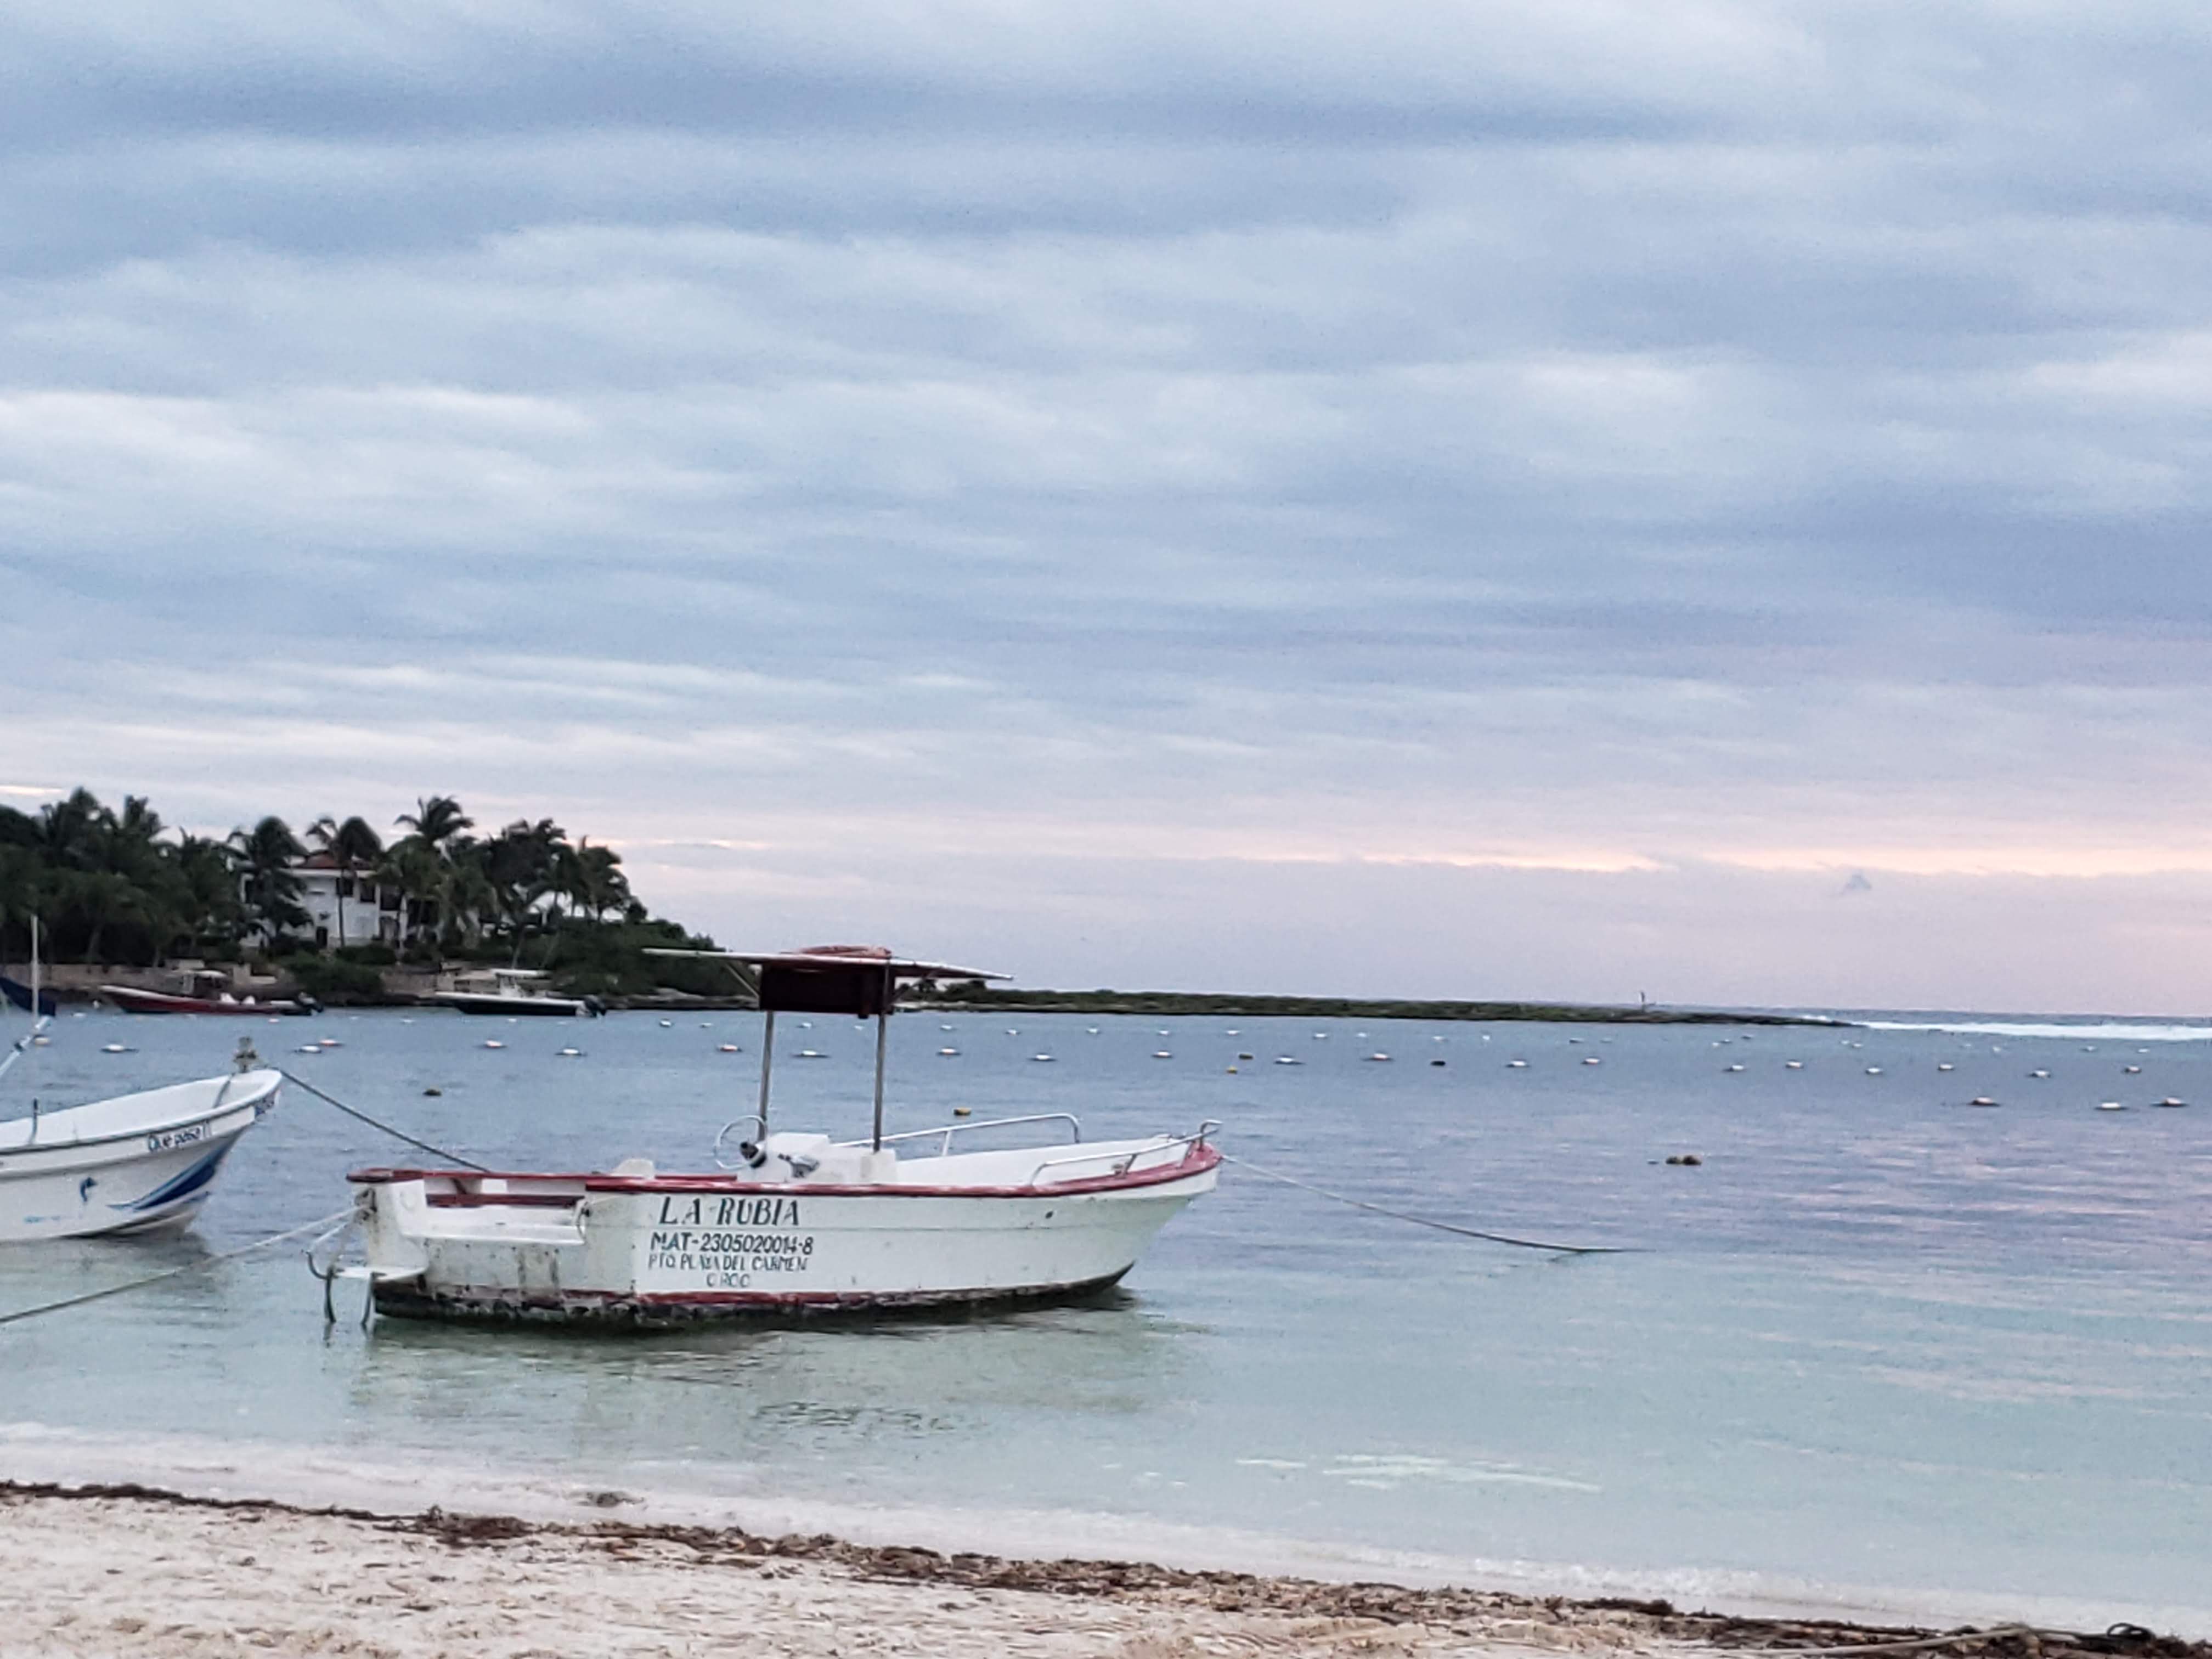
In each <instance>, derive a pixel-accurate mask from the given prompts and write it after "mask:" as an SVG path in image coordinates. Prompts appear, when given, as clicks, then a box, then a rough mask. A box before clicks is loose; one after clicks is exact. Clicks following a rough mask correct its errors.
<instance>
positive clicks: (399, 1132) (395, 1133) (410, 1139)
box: [276, 1066, 490, 1173]
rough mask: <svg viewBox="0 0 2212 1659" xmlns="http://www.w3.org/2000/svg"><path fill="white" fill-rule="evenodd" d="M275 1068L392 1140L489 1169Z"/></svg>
mask: <svg viewBox="0 0 2212 1659" xmlns="http://www.w3.org/2000/svg"><path fill="white" fill-rule="evenodd" d="M276 1070H277V1074H278V1075H279V1076H281V1077H282V1078H283V1079H284V1080H285V1081H286V1082H287V1083H296V1084H298V1085H300V1086H301V1088H302V1089H305V1090H306V1091H307V1092H308V1093H309V1094H311V1095H313V1096H314V1097H315V1098H316V1099H318V1100H319V1101H321V1102H322V1103H324V1104H325V1105H326V1106H335V1107H337V1109H338V1110H340V1111H341V1112H343V1113H344V1114H345V1115H347V1116H348V1117H350V1118H358V1119H359V1120H360V1121H362V1122H363V1123H366V1124H367V1125H368V1127H370V1128H372V1129H380V1130H382V1131H383V1132H384V1133H386V1134H388V1135H390V1136H391V1137H392V1139H394V1140H404V1141H405V1142H406V1143H407V1144H408V1145H409V1146H412V1147H414V1148H415V1149H416V1151H417V1152H428V1153H429V1154H430V1155H431V1156H432V1157H434V1158H445V1159H447V1161H448V1162H451V1163H454V1164H459V1165H460V1166H461V1167H462V1168H463V1169H465V1170H483V1171H486V1172H487V1173H488V1172H489V1170H490V1165H489V1164H479V1163H477V1161H476V1160H475V1159H474V1158H463V1157H462V1156H461V1155H460V1154H459V1152H447V1150H446V1149H445V1148H444V1147H443V1146H432V1145H431V1144H430V1143H429V1142H428V1141H427V1140H417V1139H415V1137H414V1136H413V1135H410V1134H409V1133H407V1132H406V1131H405V1130H404V1129H395V1128H393V1127H392V1126H391V1125H390V1124H389V1123H383V1122H380V1121H378V1120H376V1119H375V1118H373V1117H371V1116H370V1115H368V1113H367V1112H363V1111H359V1110H356V1109H355V1108H353V1107H351V1106H349V1105H347V1104H346V1103H345V1102H343V1100H340V1099H338V1098H337V1097H336V1096H334V1095H326V1094H325V1093H324V1092H323V1091H321V1090H320V1089H318V1088H317V1087H315V1085H313V1084H312V1083H310V1082H308V1081H307V1079H305V1078H303V1077H295V1076H294V1075H293V1074H292V1073H289V1072H288V1071H286V1070H284V1068H283V1066H278V1067H277V1068H276Z"/></svg>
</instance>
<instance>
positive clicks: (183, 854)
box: [173, 831, 246, 945]
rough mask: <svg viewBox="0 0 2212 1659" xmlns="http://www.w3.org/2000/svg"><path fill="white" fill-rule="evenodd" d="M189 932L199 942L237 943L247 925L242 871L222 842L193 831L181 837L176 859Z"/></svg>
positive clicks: (186, 929)
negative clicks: (241, 893)
mask: <svg viewBox="0 0 2212 1659" xmlns="http://www.w3.org/2000/svg"><path fill="white" fill-rule="evenodd" d="M173 864H174V866H175V872H176V881H177V886H178V890H179V908H180V909H181V910H182V911H183V912H184V915H185V932H186V933H188V934H189V935H190V936H191V939H193V941H194V942H195V943H197V942H198V941H199V940H202V939H215V940H216V941H218V942H220V943H222V944H225V945H230V944H235V943H236V942H237V939H238V935H239V933H240V930H241V929H242V928H243V927H244V926H245V923H246V907H245V905H244V904H243V903H242V902H240V898H239V892H238V870H237V867H236V866H234V864H233V863H232V861H231V851H230V848H228V847H227V846H226V845H224V844H223V843H222V842H219V841H215V840H211V839H210V838H209V837H207V836H195V835H192V834H191V833H190V832H189V831H188V832H186V833H185V834H183V835H181V836H179V837H178V838H177V847H176V852H175V854H174V855H173Z"/></svg>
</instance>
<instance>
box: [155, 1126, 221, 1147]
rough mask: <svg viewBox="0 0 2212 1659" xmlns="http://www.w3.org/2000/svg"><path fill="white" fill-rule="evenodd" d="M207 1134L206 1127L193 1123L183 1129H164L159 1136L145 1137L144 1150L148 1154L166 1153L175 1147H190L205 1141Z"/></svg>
mask: <svg viewBox="0 0 2212 1659" xmlns="http://www.w3.org/2000/svg"><path fill="white" fill-rule="evenodd" d="M207 1133H208V1126H207V1125H206V1124H204V1123H195V1124H192V1125H191V1126H190V1127H187V1128H183V1129H164V1130H162V1131H161V1133H159V1134H154V1135H148V1136H147V1137H146V1150H147V1151H148V1152H169V1151H171V1150H173V1148H175V1147H179V1146H192V1145H194V1144H195V1143H196V1142H198V1141H202V1140H205V1139H207Z"/></svg>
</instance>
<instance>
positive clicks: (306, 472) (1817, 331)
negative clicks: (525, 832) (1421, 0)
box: [0, 3, 2212, 1008]
mask: <svg viewBox="0 0 2212 1659" xmlns="http://www.w3.org/2000/svg"><path fill="white" fill-rule="evenodd" d="M6 15H7V16H8V17H9V21H8V22H7V24H6V26H5V27H6V29H7V33H8V38H9V61H10V63H11V66H12V74H13V78H14V80H15V88H16V91H15V95H12V96H11V98H10V99H9V100H8V102H7V105H6V106H5V107H4V109H0V133H4V136H5V137H6V140H7V142H8V143H9V149H10V155H11V166H10V167H9V169H8V170H7V171H6V173H4V175H0V262H4V263H3V264H0V343H4V347H5V349H4V354H0V364H4V368H0V579H4V580H5V583H6V593H7V603H6V604H5V605H4V606H0V664H3V665H4V667H0V694H4V695H5V696H6V697H7V700H8V702H9V706H10V707H11V708H15V709H17V710H21V711H23V712H24V714H26V716H27V718H24V719H22V720H18V721H15V722H12V723H10V724H9V726H7V727H6V728H5V729H6V731H7V736H6V737H5V738H0V785H6V786H8V787H10V788H11V789H22V790H35V789H36V788H39V787H46V786H52V785H66V784H69V783H72V782H75V781H77V780H78V779H80V778H82V779H83V780H85V781H89V782H92V783H93V784H94V785H95V787H101V788H103V789H105V790H106V791H107V792H109V793H119V792H120V791H122V790H124V789H125V788H130V789H133V790H138V791H149V790H150V791H152V792H153V793H155V795H156V797H157V799H159V800H160V801H161V804H162V805H164V806H165V807H167V808H168V810H170V811H171V812H172V815H173V816H181V817H185V818H186V819H187V820H189V821H193V822H204V823H208V824H211V825H215V826H217V827H221V826H222V825H224V824H227V823H228V822H230V821H234V820H235V819H236V818H238V817H243V816H246V814H248V813H251V812H254V811H259V810H262V809H263V808H264V807H266V806H274V807H276V808H278V809H280V810H284V811H290V812H294V813H297V814H310V815H311V814H313V813H317V812H320V811H327V810H346V809H350V808H352V807H355V806H356V805H358V806H360V807H362V808H364V809H367V810H370V811H386V812H388V811H398V810H400V809H402V808H403V807H404V806H405V805H408V804H409V803H410V802H411V799H412V798H413V797H414V796H415V795H416V794H418V793H426V792H428V791H430V790H433V789H441V790H453V791H455V792H458V793H461V794H462V795H463V796H464V797H465V799H469V800H470V802H471V805H475V806H477V807H478V808H479V809H480V810H481V811H482V812H483V814H484V815H485V816H496V815H498V814H499V813H501V812H506V811H515V812H520V811H531V812H532V814H533V815H534V814H536V813H538V812H539V811H553V812H555V813H556V815H558V816H561V817H562V819H563V821H564V822H566V823H569V824H570V827H571V828H572V829H575V830H577V831H579V832H588V833H592V834H593V835H594V836H595V837H599V838H611V839H614V840H617V841H618V842H622V843H623V844H624V845H625V846H626V847H627V848H628V849H629V857H630V859H631V860H632V862H633V865H634V866H640V867H641V870H642V871H649V872H650V874H648V875H646V876H645V878H643V879H641V881H640V883H639V884H640V886H641V888H642V889H643V890H646V891H647V893H648V895H649V896H653V897H654V898H655V899H657V900H658V901H659V902H661V903H662V904H663V905H664V906H665V907H666V908H671V909H674V910H676V911H678V913H681V914H684V915H689V916H693V917H696V919H697V920H699V921H702V922H703V923H705V924H707V925H710V926H712V927H714V928H715V930H716V931H717V932H718V933H722V934H724V935H725V936H728V937H742V938H744V939H761V938H765V939H768V940H769V942H776V941H778V940H784V941H788V940H792V939H800V938H811V937H814V936H817V935H820V936H830V935H843V934H853V933H861V934H870V933H889V932H893V931H897V932H899V933H901V934H902V939H903V942H906V943H908V944H911V945H915V946H916V947H917V948H927V949H932V950H945V951H951V953H952V954H955V955H958V954H961V953H962V952H963V951H964V952H966V953H968V954H970V955H978V956H987V957H993V958H994V959H998V960H1003V961H1006V962H1008V963H1010V964H1011V965H1012V966H1015V967H1017V968H1018V969H1022V970H1024V972H1027V973H1030V974H1031V975H1032V976H1034V977H1039V978H1056V979H1060V980H1063V981H1073V982H1090V981H1094V980H1101V979H1107V978H1115V979H1119V980H1122V981H1137V980H1145V981H1152V982H1180V983H1194V982H1198V981H1200V980H1204V981H1209V982H1214V983H1234V984H1241V985H1249V986H1254V987H1261V986H1279V987H1284V988H1302V989H1317V990H1320V989H1347V990H1362V989H1373V990H1376V991H1378V992H1380V991H1414V992H1419V991H1428V992H1434V993H1437V994H1450V993H1454V992H1456V991H1462V990H1464V991H1474V990H1480V991H1483V992H1488V993H1510V992H1512V991H1515V990H1519V989H1524V988H1525V989H1527V990H1529V991H1532V992H1537V991H1541V992H1544V993H1547V994H1570V995H1590V996H1608V995H1610V996H1625V995H1631V994H1633V993H1634V992H1635V991H1636V990H1637V989H1639V988H1649V989H1651V990H1652V991H1653V994H1655V995H1666V996H1669V997H1671V998H1673V999H1674V1000H1698V999H1701V998H1711V999H1720V998H1728V999H1735V1000H1762V1001H1771V1002H1785V1001H1796V1000H1828V1001H1850V1002H1857V1003H1861V1004H1887V1003H1908V1002H1918V1003H1927V1002H1942V1003H1948V1004H1955V1005H1966V1006H1975V1005H1978V1006H2001V1005H2008V1006H2065V1005H2075V1006H2102V1007H2112V1006H2158V1007H2165V1008H2172V1007H2187V1006H2192V1005H2193V1004H2194V1003H2197V1002H2201V1001H2202V1000H2203V999H2204V997H2205V996H2206V994H2212V967H2207V966H2205V965H2203V964H2205V963H2208V962H2212V954H2208V952H2207V951H2206V950H2205V948H2204V947H2205V946H2206V945H2208V944H2212V939H2208V938H2207V937H2206V934H2205V932H2204V931H2203V928H2202V927H2201V926H2200V922H2201V919H2202V917H2203V894H2204V891H2205V887H2206V883H2207V881H2208V878H2212V839H2209V838H2208V837H2207V836H2205V834H2204V832H2203V829H2201V827H2200V825H2201V820H2202V818H2203V808H2204V805H2205V802H2206V799H2207V794H2208V790H2207V784H2208V773H2212V767H2208V758H2209V757H2208V753H2207V747H2206V740H2205V738H2204V735H2203V734H2204V733H2205V732H2207V731H2208V730H2212V725H2209V724H2208V720H2207V716H2208V715H2212V653H2207V652H2206V650H2205V649H2204V647H2205V644H2206V634H2207V631H2208V605H2207V600H2208V597H2212V595H2208V578H2207V575H2206V573H2205V568H2204V557H2203V548H2204V546H2205V534H2204V532H2205V530H2206V527H2207V517H2208V513H2207V495H2208V492H2212V482H2208V480H2212V467H2208V466H2207V465H2206V462H2207V460H2208V455H2207V450H2208V447H2212V422H2208V415H2212V315H2208V311H2212V307H2208V306H2207V303H2206V301H2205V298H2204V294H2203V283H2202V278H2201V275H2200V273H2201V272H2202V271H2203V270H2205V269H2207V268H2212V234H2208V205H2212V204H2209V203H2208V191H2212V186H2208V185H2207V184H2206V180H2207V179H2212V166H2208V162H2212V155H2208V154H2207V149H2208V144H2212V141H2208V140H2207V138H2206V137H2204V135H2203V127H2202V123H2201V121H2200V120H2199V119H2198V118H2197V105H2198V103H2199V102H2200V101H2201V87H2202V85H2203V80H2204V72H2205V70H2207V69H2208V68H2212V63H2208V59H2212V51H2208V45H2212V42H2208V33H2212V28H2208V25H2207V24H2206V23H2205V21H2204V20H2203V15H2202V13H2201V12H2200V11H2199V10H2198V9H2194V8H2186V7H2182V6H2179V5H2171V6H2167V5H2157V4H2124V3H2123V4H2118V5H2114V6H2112V7H2107V8H2103V9H2099V10H2098V11H2097V12H2096V13H2095V14H2093V15H2083V14H2081V12H2080V10H2079V9H2060V8H2057V7H2055V6H2051V7H2045V6H2037V5H2018V4H2015V5H2002V6H1999V5H1987V6H1980V7H1976V6H1965V7H1959V8H1953V9H1948V10H1946V11H1943V12H1942V13H1934V14H1931V13H1929V12H1928V11H1927V10H1926V9H1924V8H1917V7H1907V6H1903V5H1895V6H1881V5H1876V6H1866V5H1852V6H1843V5H1834V6H1818V5H1815V6H1810V7H1797V8H1788V9H1784V8H1775V7H1765V6H1753V5H1741V4H1732V3H1705V4H1692V5H1687V6H1680V7H1670V8H1667V9H1663V10H1661V11H1655V10H1653V9H1650V8H1643V7H1634V6H1627V5H1611V4H1595V3H1591V4H1571V3H1570V4H1557V3H1549V4H1545V5H1541V6H1539V5H1533V4H1532V5H1528V6H1514V5H1506V6H1496V5H1487V6H1482V7H1466V8H1437V7H1404V8H1390V7H1383V8H1380V9H1377V8H1371V7H1370V8H1358V9H1345V8H1328V7H1319V6H1308V7H1300V6H1295V5H1294V6H1290V7H1284V6H1270V7H1267V8H1264V9H1262V8H1259V7H1256V6H1254V7H1236V6H1231V7H1216V8H1211V9H1206V10H1205V11H1203V12H1202V13H1200V14H1193V13H1192V12H1191V11H1190V10H1189V9H1187V8H1170V7H1164V6H1160V7H1146V6H1141V5H1139V6H1115V7H1111V8H1109V7H1092V8H1073V9H1071V8H1066V7H1052V8H1045V7H1038V6H1028V5H1023V4H1018V3H1001V4H996V5H990V6H982V5H977V6H973V7H941V8H933V9H928V10H927V11H916V10H915V9H911V8H903V7H888V6H885V7H870V6H859V7H849V8H841V9H839V10H838V11H837V12H836V14H834V15H827V16H824V15H805V14H799V13H792V14H788V15H782V14H778V15H773V16H763V17H752V16H743V17H738V16H732V15H729V14H727V13H726V9H722V8H714V7H706V6H695V7H682V6H677V7H668V8H660V9H656V12H655V14H654V15H653V16H652V17H650V18H643V17H629V18H624V19H619V20H617V19H616V18H615V17H614V16H613V15H611V14H607V13H605V11H604V10H602V9H585V8H575V7H563V6H558V5H536V6H532V7H527V8H525V7H520V6H503V5H498V4H471V5H452V6H420V7H408V8H392V9H384V10H382V11H380V12H377V13H374V14H362V13H360V12H358V11H341V10H338V9H323V8H318V7H314V6H306V7H283V8H279V7H273V6H266V5H243V4H240V5H234V6H231V7H228V8H224V7H217V8H215V9H198V10H197V11H195V12H193V13H191V14H190V15H185V14H181V13H176V12H174V11H173V10H171V9H161V8H155V7H144V6H127V5H120V4H115V5H105V6H102V5H91V6H87V7H81V8H72V9H70V12H69V14H68V15H66V16H64V15H56V14H52V13H51V11H50V10H49V11H40V10H33V9H29V8H15V9H10V10H9V12H8V13H7V14H6ZM365 20H370V21H365ZM19 798H28V797H16V796H13V795H11V796H10V797H9V799H19ZM1855 871H1865V872H1870V874H1871V876H1872V878H1873V880H1872V887H1871V890H1869V891H1865V892H1862V893H1857V894H1856V895H1854V896H1852V897H1850V899H1849V900H1848V902H1844V901H1842V900H1841V899H1840V897H1839V890H1840V889H1841V887H1842V885H1843V883H1844V878H1846V877H1847V876H1849V875H1850V873H1851V872H1855ZM1886 872H1887V873H1886ZM1891 875H1894V876H1895V877H1897V878H1898V879H1892V878H1890V876H1891ZM1354 895H1356V896H1357V899H1356V901H1355V899H1354V898H1353V896H1354ZM2062 924H2063V928H2064V929H2065V931H2066V932H2067V935H2068V937H2069V950H2068V951H2067V952H2066V954H2065V957H2064V959H2063V961H2058V960H2051V959H2050V953H2044V952H2038V951H2036V950H2035V949H2034V941H2035V940H2036V939H2038V938H2039V936H2040V934H2041V930H2043V929H2045V928H2046V927H2058V926H2060V925H2062ZM908 930H911V933H909V932H908ZM1954 930H1963V931H1960V932H1954ZM1936 940H1941V941H1943V943H1942V945H1941V946H1940V948H1931V941H1936ZM2038 957H2043V959H2042V960H2038ZM1631 980H1633V981H1635V982H1634V983H1630V982H1629V981H1631ZM1651 981H1658V982H1656V983H1653V982H1651Z"/></svg>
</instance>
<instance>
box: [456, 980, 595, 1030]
mask: <svg viewBox="0 0 2212 1659" xmlns="http://www.w3.org/2000/svg"><path fill="white" fill-rule="evenodd" d="M545 978H546V975H544V974H542V973H540V972H538V970H537V969H534V968H491V969H484V970H483V971H481V972H477V973H466V974H457V975H454V976H453V987H452V988H451V989H449V990H444V991H440V992H437V993H435V994H434V995H433V996H432V997H431V999H430V1000H431V1001H433V1002H441V1003H443V1004H444V1005H445V1006H447V1007H448V1008H458V1009H459V1010H460V1011H461V1012H463V1013H465V1014H503V1015H505V1016H506V1017H507V1018H510V1019H513V1018H521V1017H524V1016H529V1015H535V1016H539V1017H547V1016H550V1017H551V1018H556V1019H583V1018H588V1017H590V1016H592V1015H594V1014H603V1013H605V1012H606V1008H605V1005H603V1004H602V1003H601V1002H600V1001H599V999H598V998H597V997H564V996H562V995H559V994H557V993H555V992H552V991H549V990H547V989H546V988H545V985H544V981H545Z"/></svg>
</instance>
